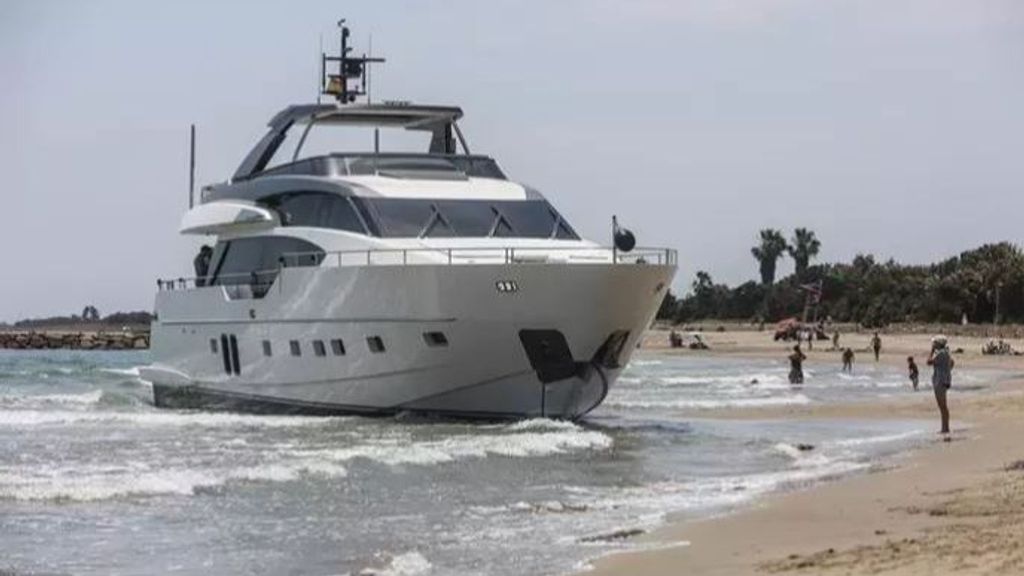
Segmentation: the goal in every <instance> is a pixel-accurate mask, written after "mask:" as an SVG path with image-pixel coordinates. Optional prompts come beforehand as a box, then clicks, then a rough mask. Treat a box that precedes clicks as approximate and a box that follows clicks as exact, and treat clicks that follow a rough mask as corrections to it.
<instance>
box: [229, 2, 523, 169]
mask: <svg viewBox="0 0 1024 576" xmlns="http://www.w3.org/2000/svg"><path fill="white" fill-rule="evenodd" d="M338 27H339V28H340V36H341V38H340V52H339V55H338V56H330V55H327V54H321V76H322V78H321V80H322V83H321V91H320V94H321V95H327V96H333V97H334V98H335V99H336V100H337V103H320V102H317V103H316V104H301V105H295V106H289V107H287V108H285V109H284V110H282V111H281V112H278V113H277V114H276V115H275V116H274V117H273V118H271V120H270V122H269V123H268V126H269V127H270V130H269V131H268V132H267V134H266V135H264V137H263V138H262V139H261V140H260V141H259V142H258V143H257V144H256V146H254V147H253V149H252V150H251V151H250V152H249V154H248V155H247V156H246V157H245V159H244V160H243V161H242V163H241V164H240V165H239V167H238V169H237V170H236V171H235V174H234V175H233V177H232V181H241V180H245V179H249V178H253V177H256V176H259V175H263V174H265V173H269V172H270V171H274V172H275V173H281V172H282V171H284V172H285V173H302V174H317V173H318V171H323V170H324V169H325V168H324V167H325V166H326V167H328V168H331V170H332V171H334V172H338V170H339V169H337V168H336V167H335V165H336V164H337V162H335V160H336V159H337V158H338V157H339V156H344V157H352V158H355V160H354V162H356V163H357V164H359V163H361V162H362V161H361V160H360V158H362V157H366V156H370V157H371V159H372V161H371V162H370V163H369V165H370V166H371V167H372V168H373V170H372V171H373V172H374V173H376V172H378V170H377V168H378V167H384V165H385V164H390V165H392V166H391V168H394V165H395V164H396V162H397V163H401V164H403V165H408V166H411V167H412V169H416V170H420V171H422V168H423V167H424V166H427V165H428V164H430V162H431V161H433V162H434V163H435V164H436V162H437V161H438V158H437V157H444V158H447V160H446V161H445V162H446V163H445V166H444V167H443V170H442V172H450V171H452V170H455V171H459V172H465V173H466V174H469V175H485V174H486V175H487V176H489V177H499V178H504V175H502V174H501V171H500V170H498V169H497V166H496V165H494V161H493V160H491V159H489V158H486V157H475V156H471V155H470V151H469V145H468V143H467V142H466V138H465V136H464V135H463V134H462V131H461V130H459V126H458V124H457V121H458V120H459V119H460V118H462V109H461V108H459V107H457V106H427V105H417V104H411V103H409V102H403V101H385V102H382V103H379V104H373V103H370V102H369V100H370V79H369V75H370V64H373V63H381V62H384V61H385V60H384V59H383V58H374V57H371V56H366V55H365V54H364V55H362V56H351V55H350V52H351V51H352V48H351V47H349V45H348V38H349V35H350V33H349V29H348V27H347V26H345V21H344V20H341V21H339V22H338ZM362 96H365V97H366V100H367V102H366V103H356V99H357V98H359V97H362ZM314 126H317V127H339V126H340V127H344V128H347V129H349V131H348V133H350V134H351V133H353V129H354V130H355V133H358V131H359V130H360V129H370V130H371V131H372V133H369V134H367V135H366V136H365V138H366V139H365V140H362V141H358V142H356V144H355V146H354V147H353V148H350V149H349V150H350V151H349V152H344V153H339V152H337V151H336V149H335V148H331V149H329V150H326V151H320V152H319V153H314V154H310V153H308V152H307V153H306V154H305V155H304V156H300V154H301V153H302V152H304V151H305V148H304V147H305V145H306V143H307V139H308V137H309V135H310V132H311V131H312V129H313V127H314ZM296 127H298V129H297V130H296V132H298V133H299V136H298V140H297V144H295V145H294V148H292V149H291V150H290V157H289V156H287V155H286V156H285V157H283V158H282V157H281V156H280V154H279V153H280V152H281V147H282V145H283V144H284V143H285V141H286V139H288V137H289V135H290V131H291V130H292V129H293V128H296ZM398 133H401V134H398ZM421 138H422V141H421V142H417V143H416V145H415V146H414V147H413V148H412V149H411V150H410V149H409V148H406V149H402V150H397V149H392V148H393V146H394V144H395V143H396V142H403V143H404V142H406V141H408V140H419V139H421ZM382 140H383V143H382ZM389 153H390V154H391V158H390V159H388V160H387V161H385V160H384V157H385V156H388V155H389ZM395 153H399V154H400V155H401V156H402V157H408V158H409V161H407V162H399V160H397V159H396V158H397V155H396V154H395ZM285 154H287V153H285ZM423 156H428V157H430V158H426V159H424V158H422V157H423ZM455 156H458V158H454V159H453V157H455ZM310 160H312V162H310ZM453 162H454V164H453ZM362 163H365V162H362ZM467 164H468V165H470V169H468V170H465V169H464V168H465V166H464V165H467ZM481 166H483V168H480V167H481ZM492 166H493V167H492ZM427 167H428V168H429V166H427ZM345 168H346V170H342V171H341V172H343V173H351V171H350V170H348V169H347V168H348V164H346V165H345Z"/></svg>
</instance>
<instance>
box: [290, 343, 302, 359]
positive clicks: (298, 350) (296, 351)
mask: <svg viewBox="0 0 1024 576" xmlns="http://www.w3.org/2000/svg"><path fill="white" fill-rule="evenodd" d="M288 347H289V348H290V349H291V352H292V356H302V347H300V346H299V341H298V340H289V341H288Z"/></svg>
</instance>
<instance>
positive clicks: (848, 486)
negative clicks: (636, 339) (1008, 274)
mask: <svg viewBox="0 0 1024 576" xmlns="http://www.w3.org/2000/svg"><path fill="white" fill-rule="evenodd" d="M704 336H705V337H706V338H707V339H708V341H709V344H711V346H712V349H711V350H710V351H691V350H681V349H669V348H668V347H667V332H666V331H651V333H650V334H648V336H647V337H646V339H645V344H646V345H645V346H644V348H645V349H647V350H649V351H653V352H655V353H667V354H689V355H694V356H736V357H737V358H765V357H773V358H781V357H784V356H780V354H782V353H784V352H785V351H786V350H787V349H788V348H790V347H791V346H792V344H791V343H790V344H787V343H782V342H773V341H772V340H771V336H770V334H766V333H763V332H749V333H742V332H713V333H707V334H705V335H704ZM847 337H848V338H849V341H850V342H851V343H850V344H849V345H851V346H853V347H855V348H854V349H855V350H856V349H857V348H856V346H857V344H859V343H860V342H859V341H860V340H863V346H864V347H866V345H867V342H868V339H869V338H870V337H871V335H870V334H869V333H868V334H859V335H857V334H850V335H843V338H847ZM886 340H888V344H889V346H888V347H887V348H888V350H887V348H886V347H885V341H886ZM985 340H987V338H982V337H975V338H971V337H965V338H957V339H955V340H954V342H953V346H955V347H963V348H964V352H963V353H962V354H960V355H958V356H957V357H956V358H957V361H958V363H959V364H960V366H961V367H967V368H970V369H972V370H975V369H978V370H999V371H1000V372H1002V373H1003V377H995V375H993V379H992V380H991V381H987V382H986V386H985V388H984V389H981V390H978V391H972V392H971V393H970V394H966V395H965V394H955V393H954V395H951V397H950V399H951V411H952V427H953V434H952V436H951V439H952V441H950V442H944V441H942V439H941V437H940V436H939V435H938V434H936V435H935V436H934V439H932V440H928V441H926V443H925V444H923V445H920V446H916V447H912V448H911V449H909V450H908V451H906V452H904V453H903V454H901V455H900V456H899V457H897V458H895V459H894V461H892V462H890V463H889V465H887V466H885V467H884V468H883V469H880V470H878V469H875V470H869V471H868V472H866V473H855V474H851V475H844V476H841V477H838V478H836V479H830V480H825V481H819V482H816V483H815V484H813V485H811V486H808V487H805V488H800V489H798V490H793V491H782V492H776V493H773V494H768V495H765V496H761V497H758V498H756V499H754V500H753V501H751V502H749V503H747V504H746V505H744V506H743V507H740V508H738V509H734V510H731V511H729V512H726V513H725V514H723V515H719V516H715V517H712V518H709V519H697V520H693V519H690V520H686V519H681V518H678V517H676V518H673V517H672V516H670V517H669V519H668V520H667V522H666V524H665V525H663V526H662V527H660V528H658V529H656V530H655V531H653V532H652V533H650V534H646V535H644V536H641V537H639V538H638V539H637V543H642V544H643V545H644V546H646V547H647V548H645V549H642V550H637V551H623V552H617V553H614V554H611V555H608V556H603V557H600V558H595V559H593V560H591V561H589V562H588V569H587V570H585V571H583V572H582V573H585V574H591V575H599V576H601V575H612V574H645V575H648V574H649V575H652V576H656V575H660V574H665V575H669V574H672V575H675V574H679V573H682V572H685V573H686V574H711V575H719V574H721V575H726V574H729V575H732V574H850V573H854V574H859V573H867V572H870V573H880V574H896V575H904V574H907V575H910V574H932V573H953V572H956V573H958V574H976V573H977V574H982V573H984V574H1004V573H1005V574H1017V573H1022V572H1024V548H1022V547H1021V546H1020V544H1019V542H1020V541H1021V539H1022V538H1024V470H1008V467H1014V466H1016V464H1015V463H1017V462H1021V461H1022V460H1024V446H1019V445H1018V444H1017V442H1018V439H1019V438H1022V437H1024V418H1021V416H1022V415H1024V375H1022V374H1024V360H1022V359H1021V358H1020V357H1011V356H998V357H993V356H983V355H982V354H981V353H980V344H979V342H982V341H985ZM822 344H823V346H821V348H824V350H821V349H819V348H816V349H815V351H813V352H811V353H809V354H808V355H809V356H810V358H809V359H808V362H807V365H808V367H810V368H811V369H813V367H814V365H815V364H818V363H822V362H832V361H837V359H838V353H837V352H834V351H831V350H828V348H829V347H831V342H829V343H825V342H822ZM841 344H843V342H841ZM927 344H928V336H926V335H923V334H908V335H883V346H884V347H883V356H882V358H881V359H880V361H881V362H883V363H885V364H889V365H892V364H900V365H905V361H906V356H907V355H910V354H912V353H915V352H916V354H915V355H920V353H921V352H920V351H921V349H922V348H924V349H925V351H926V350H927V348H926V346H927ZM1013 344H1014V347H1015V348H1016V347H1017V346H1016V344H1017V343H1016V342H1014V343H1013ZM867 356H868V355H867V354H866V353H863V354H858V357H861V358H862V360H861V361H862V362H864V361H866V360H867ZM873 361H874V360H873V358H872V359H871V362H873ZM918 362H919V364H922V390H921V392H920V393H919V394H916V395H914V396H913V397H909V398H900V399H877V400H871V401H866V402H858V403H851V404H820V405H796V406H768V407H758V408H741V409H722V410H718V409H715V410H689V411H680V415H681V416H684V417H700V418H738V419H747V418H749V419H766V420H769V419H808V420H813V419H825V420H838V419H867V418H871V419H873V418H881V419H926V420H931V421H934V422H935V428H936V431H937V429H938V414H937V409H936V407H935V401H934V397H933V396H932V394H931V387H930V385H929V384H927V375H928V374H929V373H930V372H929V371H927V370H926V369H925V367H924V366H923V357H919V358H918ZM855 370H856V364H855ZM954 378H955V376H954ZM908 386H909V384H908ZM955 390H956V380H955V379H954V391H955ZM1020 466H1022V467H1024V464H1020Z"/></svg>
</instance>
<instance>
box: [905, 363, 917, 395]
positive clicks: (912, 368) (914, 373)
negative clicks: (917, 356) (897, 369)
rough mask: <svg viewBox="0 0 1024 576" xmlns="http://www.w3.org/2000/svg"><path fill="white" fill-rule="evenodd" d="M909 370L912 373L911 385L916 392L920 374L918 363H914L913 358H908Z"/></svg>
mask: <svg viewBox="0 0 1024 576" xmlns="http://www.w3.org/2000/svg"><path fill="white" fill-rule="evenodd" d="M907 370H908V371H909V372H910V383H911V384H913V385H914V391H915V392H916V391H917V381H918V377H919V375H920V373H919V372H918V370H917V363H916V362H914V357H913V356H907Z"/></svg>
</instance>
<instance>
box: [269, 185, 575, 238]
mask: <svg viewBox="0 0 1024 576" xmlns="http://www.w3.org/2000/svg"><path fill="white" fill-rule="evenodd" d="M260 205H262V206H266V207H267V208H270V209H272V210H275V211H277V213H278V214H279V216H280V218H281V224H282V226H306V227H312V228H328V229H333V230H344V231H347V232H355V233H357V234H369V235H371V236H378V237H384V238H488V237H505V238H548V239H557V240H579V236H578V235H577V234H576V232H575V231H574V230H573V229H572V226H570V225H569V223H568V222H567V221H566V220H565V219H564V218H563V217H562V215H561V214H559V213H558V211H556V210H555V208H554V207H553V206H551V204H549V203H548V201H547V200H543V199H539V200H452V199H421V198H363V197H357V196H340V195H336V194H329V193H323V192H315V191H309V192H289V193H287V194H278V195H274V196H268V197H266V198H263V199H262V200H260Z"/></svg>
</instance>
